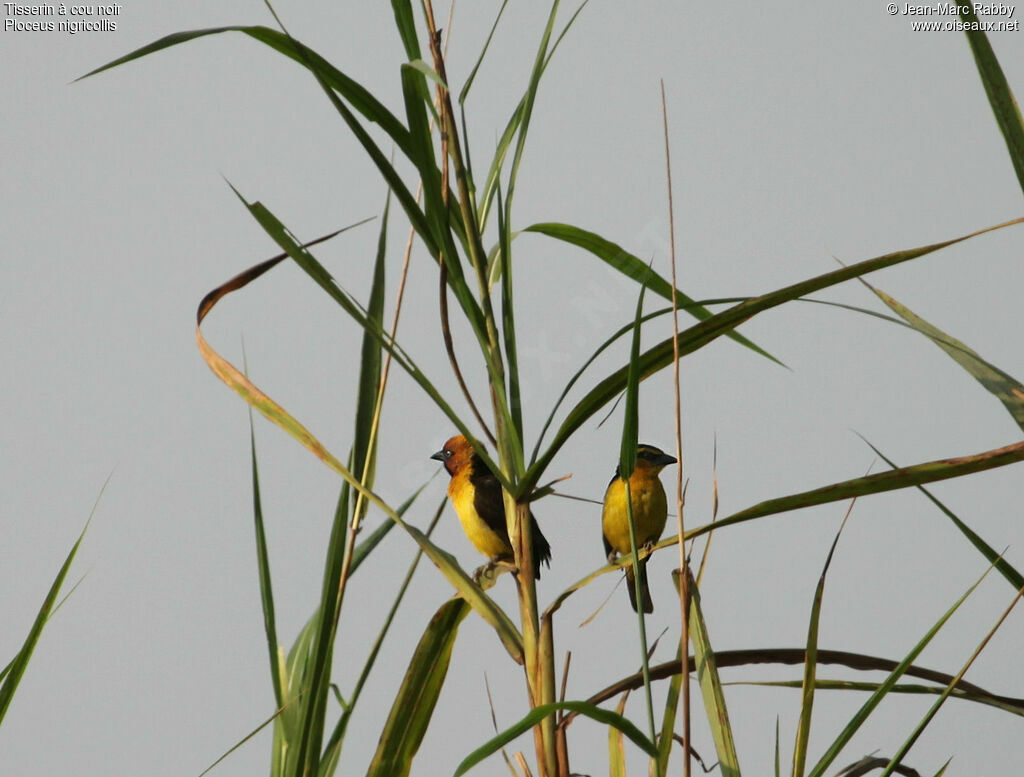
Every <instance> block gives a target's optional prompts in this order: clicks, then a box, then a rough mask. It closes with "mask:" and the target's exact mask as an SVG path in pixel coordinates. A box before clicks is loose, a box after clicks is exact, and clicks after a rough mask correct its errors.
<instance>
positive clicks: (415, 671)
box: [366, 599, 469, 777]
mask: <svg viewBox="0 0 1024 777" xmlns="http://www.w3.org/2000/svg"><path fill="white" fill-rule="evenodd" d="M468 614H469V605H468V604H467V603H466V602H465V601H463V600H462V599H451V600H449V601H447V602H445V603H444V604H443V605H441V608H440V609H439V610H438V611H437V613H436V614H435V615H434V617H433V618H431V620H430V623H429V624H428V625H427V629H426V631H424V632H423V636H422V637H420V641H419V644H418V645H417V646H416V650H415V652H414V653H413V656H412V660H411V661H410V662H409V666H408V668H407V669H406V672H405V677H404V679H403V680H402V685H401V687H400V688H399V689H398V694H397V695H396V696H395V701H394V703H393V704H392V706H391V714H390V715H388V719H387V722H386V723H385V724H384V730H383V731H382V732H381V735H380V741H379V742H378V744H377V752H376V753H375V754H374V756H373V760H372V761H371V762H370V768H369V770H368V771H367V773H366V775H367V777H406V775H408V774H409V771H410V769H411V768H412V761H413V758H414V757H415V755H416V752H417V751H418V750H419V747H420V743H421V742H422V741H423V736H424V734H426V732H427V726H428V725H429V723H430V718H431V717H432V716H433V714H434V706H435V705H436V704H437V698H438V696H439V695H440V694H441V688H442V687H443V686H444V681H445V678H446V677H447V674H448V664H449V662H450V661H451V656H452V647H453V646H454V645H455V638H456V636H458V632H459V624H461V623H462V621H463V619H465V617H466V616H467V615H468Z"/></svg>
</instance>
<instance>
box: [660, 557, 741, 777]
mask: <svg viewBox="0 0 1024 777" xmlns="http://www.w3.org/2000/svg"><path fill="white" fill-rule="evenodd" d="M687 573H688V574H690V572H689V570H687ZM674 576H675V575H674ZM688 587H689V591H690V643H691V644H692V645H693V664H694V667H695V670H696V672H697V680H698V682H699V683H700V691H701V695H702V697H703V699H704V710H705V712H706V713H707V716H708V724H709V725H710V726H711V736H712V738H713V739H714V741H715V750H716V752H717V753H718V762H719V768H720V769H721V771H722V775H723V777H740V760H739V756H738V755H737V754H736V742H735V740H734V739H733V734H732V724H730V723H729V711H728V709H727V707H726V704H725V693H724V692H723V691H722V681H721V679H720V678H719V676H718V661H717V659H716V657H715V651H714V650H712V648H711V640H710V638H709V636H708V627H707V624H706V623H705V622H704V613H703V612H702V611H701V606H700V591H699V590H698V589H697V583H696V581H695V580H694V579H693V576H692V574H691V575H690V580H689V586H688ZM676 590H679V580H678V578H677V579H676ZM689 744H690V743H689V742H687V743H686V745H687V747H689Z"/></svg>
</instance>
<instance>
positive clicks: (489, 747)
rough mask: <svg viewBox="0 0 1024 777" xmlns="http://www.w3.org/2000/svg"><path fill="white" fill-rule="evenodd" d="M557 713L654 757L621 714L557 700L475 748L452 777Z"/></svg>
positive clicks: (652, 749) (654, 750)
mask: <svg viewBox="0 0 1024 777" xmlns="http://www.w3.org/2000/svg"><path fill="white" fill-rule="evenodd" d="M559 710H570V711H572V712H574V713H576V714H577V715H585V716H586V717H588V718H591V719H592V720H596V721H597V722H598V723H604V724H606V725H609V726H614V727H615V728H617V729H618V730H619V731H621V732H622V733H623V734H625V735H626V738H627V739H629V740H630V741H631V742H632V743H633V744H635V745H636V746H637V747H639V748H640V749H641V750H643V751H644V752H645V753H647V755H649V756H651V757H652V758H655V757H657V755H658V749H657V748H656V747H655V746H654V743H653V742H651V740H649V739H648V738H647V737H646V736H644V734H643V732H642V731H640V729H638V728H637V727H636V726H634V725H633V724H632V723H631V722H630V721H629V720H627V719H626V718H624V717H622V715H619V714H618V713H615V712H612V711H611V710H606V709H602V708H601V707H598V706H596V705H594V704H588V703H587V702H583V701H560V702H553V703H552V704H541V705H540V706H538V707H534V708H533V709H532V710H530V712H529V713H528V714H527V715H526V716H525V717H523V719H522V720H520V721H519V722H518V723H516V724H515V725H513V726H511V727H509V728H507V729H505V730H504V731H503V732H501V733H500V734H499V735H498V736H496V737H494V738H493V739H491V740H490V741H488V742H486V743H485V744H483V745H481V746H480V747H478V748H477V749H476V750H474V751H473V752H472V753H470V754H469V755H467V756H466V757H465V758H464V759H463V761H462V763H460V764H459V766H458V768H457V769H456V770H455V774H454V777H461V775H463V774H465V773H466V772H468V771H469V770H470V769H472V768H473V767H474V766H476V765H477V764H478V763H480V762H481V761H483V760H484V759H485V758H487V757H488V756H490V755H493V754H494V753H496V752H498V751H499V750H500V749H501V748H502V747H504V746H505V745H507V744H508V743H509V742H511V741H512V740H513V739H515V738H516V737H518V736H520V735H521V734H524V733H526V732H527V731H529V730H530V729H531V728H533V727H534V726H535V725H537V724H538V723H539V722H540V721H542V720H543V719H544V718H546V717H547V716H548V715H551V714H552V713H554V712H558V711H559Z"/></svg>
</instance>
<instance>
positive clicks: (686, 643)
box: [661, 81, 690, 777]
mask: <svg viewBox="0 0 1024 777" xmlns="http://www.w3.org/2000/svg"><path fill="white" fill-rule="evenodd" d="M661 121H662V128H663V131H664V135H665V174H666V178H667V180H668V233H669V250H670V251H671V255H672V333H673V337H672V378H673V384H674V386H675V420H676V459H677V460H678V462H679V464H678V466H677V467H676V533H677V536H678V537H679V569H680V570H681V571H680V575H679V618H680V623H681V628H680V633H679V647H680V651H681V658H682V661H683V666H689V664H690V613H689V609H690V590H689V580H690V575H689V574H688V571H687V568H686V566H687V558H686V543H685V541H684V540H683V537H685V536H686V535H685V522H684V521H683V502H684V500H683V422H682V401H681V399H680V388H679V340H678V337H679V303H678V301H677V299H676V288H677V286H678V283H677V281H676V222H675V215H674V210H675V209H674V208H673V205H672V157H671V154H670V152H669V144H668V109H667V107H666V104H665V82H664V81H662V82H661ZM682 702H683V775H684V777H690V676H689V672H687V673H686V677H684V678H683V682H682Z"/></svg>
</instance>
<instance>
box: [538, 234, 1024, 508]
mask: <svg viewBox="0 0 1024 777" xmlns="http://www.w3.org/2000/svg"><path fill="white" fill-rule="evenodd" d="M1020 223H1024V218H1018V219H1013V220H1012V221H1007V222H1003V223H1002V224H997V225H995V226H993V227H987V228H985V229H982V230H978V231H977V232H972V233H970V234H968V235H963V236H961V237H957V238H953V239H952V240H945V241H943V242H941V243H933V244H931V245H927V246H922V247H920V248H912V249H908V250H905V251H896V252H893V253H890V254H885V255H883V256H879V257H875V258H874V259H867V260H865V261H862V262H857V263H856V264H852V265H849V266H848V267H843V268H840V269H839V270H833V271H832V272H829V273H825V274H824V275H819V276H817V277H815V278H810V279H808V280H805V281H801V282H799V283H795V284H792V285H790V286H785V287H783V288H781V289H777V290H775V291H773V292H769V293H768V294H763V295H761V296H759V297H753V298H751V299H748V300H746V301H744V302H741V303H739V304H738V305H734V306H733V307H730V308H728V309H727V310H724V311H722V312H721V313H716V314H714V315H713V316H711V317H710V318H708V319H706V320H704V321H702V322H700V323H699V324H696V325H694V326H692V327H690V328H689V329H685V330H683V331H682V332H680V333H679V334H678V345H679V348H678V350H679V355H680V357H682V356H685V355H687V354H689V353H692V352H694V351H696V350H697V349H699V348H702V347H703V346H705V345H707V344H708V343H710V342H712V341H714V340H716V339H717V338H719V337H721V336H722V335H724V334H727V333H729V332H731V331H733V330H734V329H735V328H736V327H738V326H739V325H740V324H742V323H744V322H746V321H749V320H750V319H751V318H753V317H754V316H755V315H758V314H759V313H762V312H764V311H766V310H770V309H771V308H773V307H777V306H779V305H782V304H784V303H786V302H789V301H791V300H794V299H797V298H799V297H804V296H806V295H808V294H811V293H813V292H815V291H819V290H821V289H825V288H828V287H830V286H835V285H836V284H839V283H842V282H844V281H848V280H850V279H852V278H859V277H860V276H862V275H865V274H867V273H869V272H875V271H877V270H881V269H884V268H886V267H892V266H894V265H897V264H901V263H903V262H908V261H911V260H912V259H917V258H919V257H922V256H926V255H927V254H930V253H933V252H935V251H938V250H940V249H942V248H946V247H948V246H951V245H955V244H956V243H961V242H963V241H965V240H969V239H970V238H972V237H977V236H979V235H982V234H985V233H986V232H992V231H993V230H997V229H1003V228H1005V227H1008V226H1010V225H1014V224H1020ZM673 358H674V353H673V343H672V338H671V337H670V338H668V339H667V340H664V341H662V342H661V343H659V344H658V345H656V346H654V347H653V348H650V349H648V350H647V351H645V352H644V353H643V354H641V356H640V362H639V366H640V379H641V380H643V379H645V378H648V377H650V376H651V375H653V374H655V373H656V372H658V371H659V370H662V369H664V368H665V367H667V366H668V365H669V364H671V363H672V360H673ZM628 373H629V365H626V366H625V367H622V368H620V369H618V370H616V371H615V372H613V373H612V374H611V375H609V376H607V377H606V378H605V379H604V380H602V381H601V382H600V383H598V384H597V386H595V387H594V388H593V389H591V390H590V392H588V393H587V395H586V396H584V397H583V399H581V400H580V401H579V402H577V403H576V405H575V407H573V409H572V410H570V411H569V414H568V416H567V417H566V419H565V420H564V421H563V422H562V425H561V426H560V427H559V429H558V431H557V432H556V433H555V437H554V439H553V440H552V442H551V444H550V445H549V446H548V448H547V450H546V451H545V452H544V454H543V455H541V456H540V457H539V458H538V459H537V461H536V462H534V464H532V465H531V466H530V468H529V470H527V472H526V475H525V476H524V478H523V481H522V483H523V484H524V485H525V486H526V487H528V488H532V487H533V486H534V485H536V483H537V482H538V481H539V479H540V477H541V476H542V475H543V473H544V470H545V469H546V468H547V466H548V464H549V463H550V461H551V459H552V458H554V456H555V454H556V453H558V451H559V450H560V449H561V447H562V446H563V445H564V444H565V442H566V441H567V440H568V439H569V438H570V437H571V436H572V435H573V434H574V433H575V431H576V430H577V429H579V428H580V426H582V425H583V424H584V423H585V422H586V421H587V420H588V419H590V418H591V417H593V415H594V414H595V413H597V412H598V411H599V410H600V409H601V408H602V407H604V406H605V405H606V404H608V403H609V402H611V401H612V400H614V399H615V397H617V396H618V395H619V393H620V392H621V391H622V390H623V389H624V388H625V386H626V380H627V377H628Z"/></svg>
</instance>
